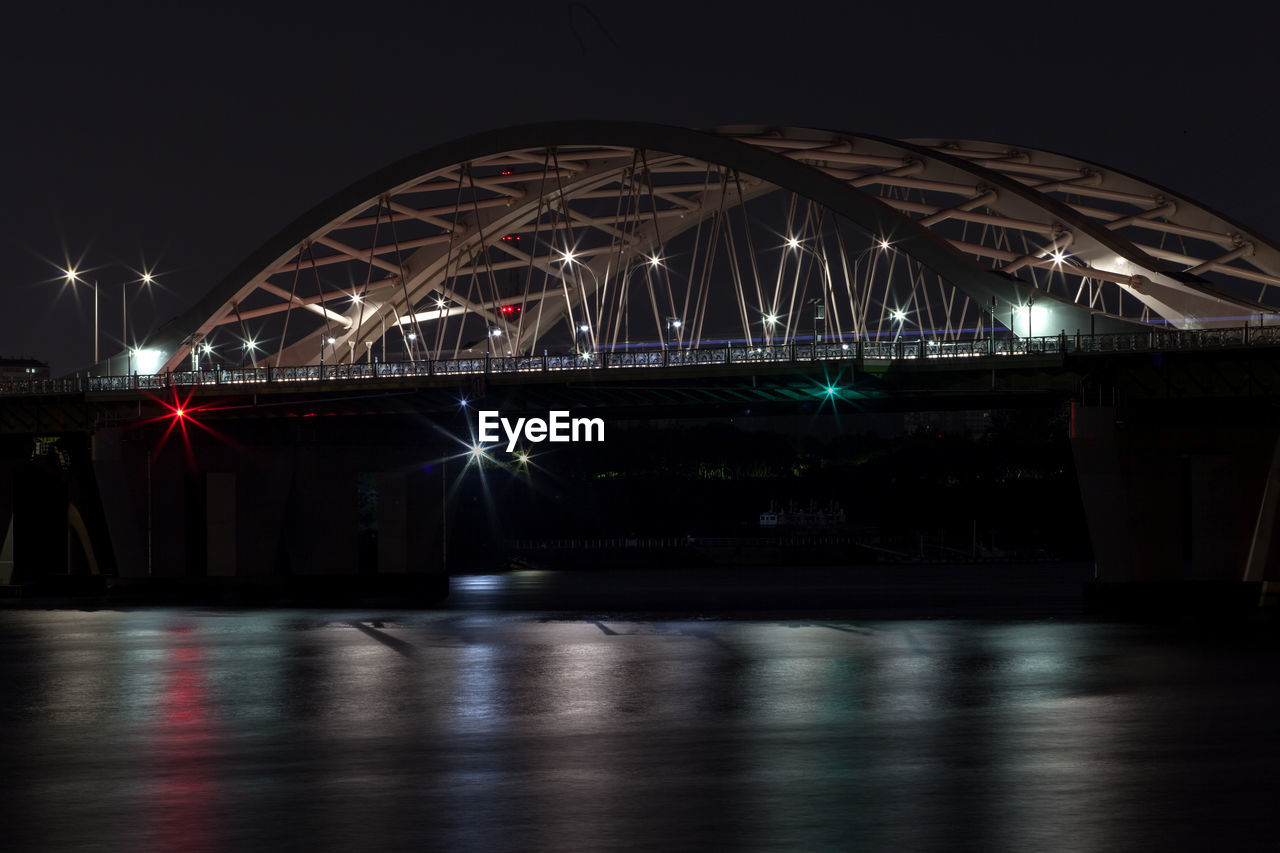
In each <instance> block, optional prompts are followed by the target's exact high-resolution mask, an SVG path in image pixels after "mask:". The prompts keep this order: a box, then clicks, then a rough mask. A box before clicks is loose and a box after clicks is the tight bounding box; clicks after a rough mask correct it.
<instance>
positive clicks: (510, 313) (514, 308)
mask: <svg viewBox="0 0 1280 853" xmlns="http://www.w3.org/2000/svg"><path fill="white" fill-rule="evenodd" d="M498 313H499V314H501V315H502V316H503V317H514V316H516V315H517V314H519V313H520V306H519V305H503V306H502V307H501V308H499V309H498Z"/></svg>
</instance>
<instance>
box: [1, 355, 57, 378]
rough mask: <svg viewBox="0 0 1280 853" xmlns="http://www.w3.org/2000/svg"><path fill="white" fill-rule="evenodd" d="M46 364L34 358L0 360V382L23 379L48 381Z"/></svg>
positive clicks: (47, 366)
mask: <svg viewBox="0 0 1280 853" xmlns="http://www.w3.org/2000/svg"><path fill="white" fill-rule="evenodd" d="M48 378H49V365H48V363H47V362H43V361H36V360H35V359H34V358H0V382H13V381H15V380H23V379H48Z"/></svg>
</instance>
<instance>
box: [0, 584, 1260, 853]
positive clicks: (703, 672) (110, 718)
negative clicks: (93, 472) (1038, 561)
mask: <svg viewBox="0 0 1280 853" xmlns="http://www.w3.org/2000/svg"><path fill="white" fill-rule="evenodd" d="M539 578H541V580H539ZM553 580H554V581H555V582H558V583H560V584H562V585H563V584H565V583H569V581H566V580H565V578H564V577H559V578H553V579H548V578H547V577H546V576H539V575H524V576H509V575H508V576H491V577H473V578H462V579H455V593H454V595H453V597H452V599H451V600H450V602H449V604H448V605H447V606H446V607H444V608H442V609H439V610H431V611H391V610H385V609H374V608H365V609H360V608H356V609H350V610H343V611H338V610H314V609H313V610H256V611H235V610H213V609H211V610H191V609H163V608H147V609H141V608H139V609H132V610H129V609H125V610H98V611H89V610H74V609H62V610H52V609H50V610H40V609H33V608H30V607H28V608H25V609H9V610H6V611H0V689H2V691H3V692H2V693H0V726H2V727H3V728H2V729H0V731H2V732H3V735H2V737H0V749H2V751H0V762H2V764H0V768H2V770H0V773H2V778H3V782H0V793H2V794H3V797H0V810H2V812H0V814H2V816H3V824H2V825H0V846H3V847H4V848H5V849H9V850H81V849H85V850H92V849H100V850H157V851H214V850H228V851H239V850H246V849H284V850H310V851H315V850H379V851H386V850H406V849H422V850H450V851H455V850H459V851H470V850H475V851H489V850H521V851H525V850H529V851H533V850H588V851H594V850H624V849H625V850H633V849H653V850H657V849H661V850H683V849H694V848H700V849H716V850H748V851H754V850H834V849H871V850H879V849H892V848H898V849H902V850H957V849H960V850H963V849H975V850H1005V849H1008V850H1048V849H1074V850H1172V849H1208V848H1210V847H1221V848H1223V849H1275V844H1276V842H1277V840H1280V828H1278V827H1280V821H1278V819H1277V817H1276V813H1275V805H1276V796H1277V793H1280V784H1277V778H1278V777H1280V771H1278V769H1277V768H1280V761H1278V760H1277V759H1280V737H1277V735H1278V734H1280V698H1278V697H1280V690H1278V685H1280V655H1278V654H1277V648H1278V647H1277V644H1276V643H1275V641H1274V639H1273V638H1272V637H1269V636H1267V635H1260V634H1258V632H1256V631H1254V632H1248V631H1246V632H1234V631H1232V632H1226V633H1224V632H1222V631H1221V630H1213V631H1206V630H1203V629H1200V628H1196V627H1194V626H1186V625H1182V626H1177V625H1174V626H1170V625H1138V624H1125V623H1114V622H1111V623H1104V622H1092V621H1088V620H1086V619H1084V618H1082V617H1080V616H1077V615H1071V614H1069V613H1068V614H1067V615H1065V616H1064V615H1062V613H1055V612H1053V610H1054V608H1053V607H1047V608H1046V607H1042V608H1041V611H1036V608H1034V607H1032V608H1029V610H1028V612H1040V615H1038V616H1035V617H1034V618H1011V617H1010V616H1009V615H1008V614H1003V615H1001V616H1000V617H999V618H992V617H991V615H990V614H983V613H975V614H974V615H975V616H976V617H977V618H961V616H963V614H960V616H955V615H953V616H952V617H951V618H919V617H918V616H915V615H910V614H908V615H902V614H899V615H896V616H893V614H890V616H892V618H886V617H884V616H875V617H872V618H861V617H859V616H857V615H848V614H846V615H840V614H831V613H826V612H824V611H823V610H822V609H821V608H809V609H808V610H807V611H805V612H796V613H792V614H789V615H788V614H772V613H755V614H746V615H744V614H738V615H736V616H734V617H733V618H727V617H726V616H724V615H723V614H714V615H713V614H710V613H699V612H686V613H681V612H639V611H636V612H628V611H626V610H623V609H618V608H616V607H615V608H608V607H605V608H597V609H591V608H590V607H587V608H582V607H579V608H577V609H570V610H557V609H554V608H551V609H543V610H536V609H530V608H529V607H528V606H527V605H530V604H532V603H534V602H535V601H536V600H537V599H536V596H535V595H534V593H535V592H536V590H537V589H539V588H551V587H553V586H555V583H553ZM704 580H706V579H704ZM633 581H634V578H633ZM664 583H670V582H669V581H654V580H653V579H652V578H650V580H649V584H650V586H651V587H653V586H657V587H661V586H662V585H663V584H664ZM504 596H505V597H504ZM521 596H523V597H521ZM543 603H548V602H546V601H544V602H543ZM1061 604H1062V602H1059V605H1061ZM1055 606H1057V605H1055ZM1068 609H1069V608H1068ZM1046 610H1047V611H1049V612H1048V613H1047V615H1046V613H1045V612H1042V611H1046ZM5 839H7V840H5Z"/></svg>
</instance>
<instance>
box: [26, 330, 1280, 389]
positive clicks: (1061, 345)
mask: <svg viewBox="0 0 1280 853" xmlns="http://www.w3.org/2000/svg"><path fill="white" fill-rule="evenodd" d="M1264 346H1280V326H1249V327H1234V328H1219V329H1151V330H1150V331H1145V332H1132V333H1122V334H1103V335H1082V334H1079V333H1076V334H1067V333H1065V332H1060V333H1059V334H1056V335H1046V336H1043V337H1023V338H1017V337H1003V338H983V339H970V340H960V341H944V340H937V339H932V340H931V339H929V338H925V337H921V338H912V339H907V338H903V337H901V336H899V337H898V338H896V339H893V340H884V339H876V338H863V339H857V340H819V341H816V342H815V341H805V342H799V341H797V342H792V343H786V344H760V345H742V344H739V345H736V346H735V345H733V344H732V343H728V344H724V345H716V346H700V347H667V348H663V349H644V350H640V349H637V350H628V351H624V352H608V351H604V350H601V351H597V352H572V353H544V354H542V355H518V356H482V357H476V356H468V357H466V358H449V359H436V360H426V359H419V360H414V361H402V362H373V363H370V362H356V363H354V364H350V363H347V364H323V365H318V364H313V365H302V366H298V367H273V366H271V365H263V366H258V367H215V368H212V369H209V368H201V369H199V370H178V371H173V372H171V373H160V374H154V375H147V374H133V375H131V376H85V375H76V376H68V377H63V378H60V379H15V380H0V395H9V396H17V395H22V396H29V395H46V394H84V393H93V392H114V391H121V392H125V391H129V392H136V391H156V392H159V391H162V390H164V389H166V388H170V387H173V386H184V387H189V386H200V385H280V384H288V383H295V382H322V381H349V382H350V381H354V382H364V381H377V380H383V379H403V378H413V377H421V376H471V375H477V374H492V373H500V374H512V373H562V372H585V371H598V370H611V369H630V368H677V369H679V368H683V367H705V366H715V365H750V364H771V363H804V362H812V361H849V360H859V361H911V360H916V359H925V360H932V359H947V358H972V357H980V356H999V357H1019V356H1042V355H1060V356H1061V355H1076V354H1080V355H1091V354H1108V353H1126V352H1147V351H1156V352H1172V351H1200V350H1216V349H1230V348H1238V347H1264Z"/></svg>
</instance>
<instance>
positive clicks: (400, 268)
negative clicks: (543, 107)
mask: <svg viewBox="0 0 1280 853" xmlns="http://www.w3.org/2000/svg"><path fill="white" fill-rule="evenodd" d="M1278 311H1280V248H1278V247H1277V246H1276V245H1275V244H1274V243H1272V242H1271V241H1269V240H1267V239H1265V238H1263V237H1261V236H1258V235H1257V234H1254V233H1251V232H1249V231H1248V230H1247V229H1245V228H1244V227H1243V226H1241V225H1239V224H1237V223H1235V222H1233V221H1231V220H1230V219H1228V218H1226V217H1224V216H1222V215H1220V214H1218V213H1215V212H1213V211H1211V210H1209V209H1207V208H1205V207H1204V206H1202V205H1199V204H1197V203H1195V202H1193V201H1190V200H1188V199H1186V198H1184V197H1182V196H1180V195H1178V194H1176V193H1173V192H1171V191H1169V190H1166V189H1163V188H1160V187H1157V186H1154V185H1152V184H1149V183H1146V182H1144V181H1142V180H1140V179H1138V178H1134V177H1132V176H1129V175H1126V174H1123V173H1120V172H1117V171H1115V170H1111V169H1108V168H1105V167H1102V166H1098V165H1095V164H1092V163H1088V162H1085V161H1081V160H1078V159H1074V158H1071V157H1067V156H1063V155H1059V154H1054V153H1049V152H1045V151H1036V150H1030V149H1020V148H1013V147H1010V146H1007V145H1001V144H996V143H986V142H969V141H954V140H942V139H917V140H893V139H885V138H879V137H873V136H865V135H853V134H848V133H843V132H837V131H829V130H815V129H803V128H773V127H762V126H739V127H724V128H716V129H713V130H703V131H695V130H688V129H682V128H674V127H665V126H659V125H651V124H636V123H618V122H562V123H548V124H536V125H528V126H522V127H515V128H510V129H505V130H499V131H494V132H490V133H484V134H480V135H476V136H471V137H468V138H465V139H461V140H458V141H455V142H452V143H449V144H446V145H442V146H439V147H437V148H433V149H429V150H427V151H424V152H422V153H420V154H417V155H414V156H412V157H409V158H407V159H405V160H402V161H400V162H398V163H395V164H393V165H391V166H388V167H386V168H384V169H382V170H380V171H378V172H376V173H374V174H372V175H370V176H369V177H367V178H365V179H364V180H362V181H359V182H357V183H356V184H354V185H352V186H350V187H348V188H347V189H345V190H343V191H341V192H339V193H338V194H336V195H334V196H333V197H331V198H330V199H328V200H327V201H325V202H323V203H321V204H320V205H318V206H317V207H315V208H314V209H313V210H311V211H310V212H308V213H307V214H305V215H304V216H302V217H301V218H300V219H298V220H297V221H296V222H294V223H292V224H290V225H289V226H288V227H287V228H285V229H284V230H283V231H281V232H280V233H279V234H278V235H276V237H274V238H273V239H272V240H270V241H269V242H268V243H266V244H265V245H264V246H262V247H261V248H260V249H258V250H257V251H256V252H255V253H254V254H253V255H252V256H250V257H249V258H248V259H247V260H246V261H245V262H244V263H242V264H241V265H240V266H239V267H237V268H236V269H235V270H234V271H233V272H232V273H231V274H230V275H229V276H227V277H226V278H225V279H223V281H222V282H221V283H219V284H218V285H217V286H216V287H214V288H213V289H212V290H211V291H210V292H209V293H208V294H206V295H205V296H204V297H203V298H202V299H201V300H200V301H199V303H198V304H196V305H195V306H194V307H193V308H192V309H191V310H190V311H188V312H187V313H186V314H184V315H182V316H181V317H178V318H177V319H175V320H173V321H171V322H170V323H168V324H166V325H165V326H163V327H161V328H160V329H159V330H157V331H156V332H155V333H154V334H152V335H151V336H150V338H149V339H148V340H147V341H146V342H145V343H143V344H142V345H141V346H140V347H139V350H145V351H147V352H148V353H149V354H150V364H151V365H152V366H154V368H155V369H158V370H176V369H182V368H183V367H184V366H185V365H187V364H192V365H194V366H200V367H204V366H212V365H213V364H224V365H236V366H239V365H248V364H252V365H254V366H277V367H279V366H300V365H311V364H324V363H345V362H355V361H376V360H381V361H416V360H422V359H439V358H456V357H459V356H460V355H468V354H470V355H475V354H493V355H519V354H531V353H540V352H544V351H547V350H548V349H550V350H553V351H557V352H566V351H574V352H579V353H581V354H582V356H583V357H584V358H588V359H589V358H591V357H592V356H593V355H594V354H595V353H598V352H602V351H603V352H614V351H618V350H623V351H625V350H629V349H633V348H641V349H643V348H664V349H665V348H669V347H677V348H686V347H697V346H699V345H702V344H707V343H712V342H714V343H716V344H718V345H724V343H725V342H728V343H729V345H731V346H737V345H742V346H746V347H757V346H770V345H777V344H786V343H791V342H795V341H797V340H800V341H806V340H809V339H811V338H812V339H819V340H823V341H855V340H877V339H886V338H888V339H894V338H900V337H904V336H905V337H910V338H913V339H917V340H924V339H928V340H938V341H948V340H963V339H966V338H983V337H990V336H998V335H1016V336H1035V335H1049V334H1058V333H1059V332H1060V331H1065V332H1068V333H1074V332H1075V331H1077V330H1084V331H1096V332H1107V331H1128V330H1133V329H1135V328H1142V327H1149V326H1169V327H1174V328H1182V329H1200V328H1209V327H1218V326H1244V325H1251V324H1252V325H1259V324H1264V323H1265V324H1270V323H1272V322H1273V321H1275V316H1274V315H1275V314H1276V313H1277V312H1278ZM139 361H142V359H141V358H139ZM139 366H142V365H139ZM146 372H150V371H146Z"/></svg>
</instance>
